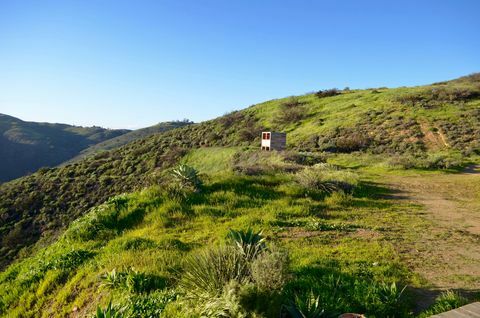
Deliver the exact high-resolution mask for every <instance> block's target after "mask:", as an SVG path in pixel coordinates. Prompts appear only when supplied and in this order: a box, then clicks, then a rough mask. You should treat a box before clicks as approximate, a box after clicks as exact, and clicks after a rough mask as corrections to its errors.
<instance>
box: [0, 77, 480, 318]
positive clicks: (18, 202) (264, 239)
mask: <svg viewBox="0 0 480 318" xmlns="http://www.w3.org/2000/svg"><path fill="white" fill-rule="evenodd" d="M441 85H447V86H449V87H450V86H452V87H464V88H465V89H467V88H468V89H474V86H475V85H477V82H475V81H472V79H469V78H467V79H459V80H456V81H452V82H448V83H446V84H440V86H441ZM434 86H438V85H434ZM472 87H473V88H472ZM423 89H425V88H424V87H419V88H409V89H407V88H399V89H395V90H389V89H376V90H375V91H373V90H364V91H355V90H344V91H338V92H336V93H335V94H334V95H332V96H325V97H324V96H315V95H305V96H300V97H298V98H297V99H295V101H296V102H298V103H300V104H301V107H304V110H305V111H306V114H305V116H304V117H302V119H299V122H297V123H290V122H288V123H287V122H284V123H280V122H279V121H278V118H279V117H278V116H279V112H280V111H281V108H279V105H280V104H281V103H284V102H289V101H292V100H291V98H289V99H285V100H277V101H271V102H267V103H264V104H260V105H255V106H253V107H251V108H248V109H246V110H245V111H240V112H234V113H231V114H228V115H226V116H224V117H221V118H220V119H217V120H212V121H209V122H206V123H202V124H195V125H188V126H186V127H183V128H181V129H178V130H172V131H170V132H166V133H162V134H159V135H157V136H154V137H150V138H147V139H144V140H139V141H136V142H133V143H131V144H128V145H126V146H124V147H122V148H120V149H117V150H113V151H111V152H106V153H102V154H98V155H95V156H94V157H89V158H86V159H84V160H81V161H79V162H77V163H75V164H74V165H70V166H65V167H62V168H59V169H48V170H44V171H41V172H38V173H37V174H34V175H32V176H29V177H27V178H23V179H20V180H17V181H15V182H12V183H8V184H5V185H2V186H1V187H0V194H1V195H2V199H3V200H2V202H0V211H1V213H2V214H1V215H2V222H3V223H2V227H1V233H2V253H3V254H2V255H8V258H2V261H3V262H4V263H3V266H4V268H3V271H2V272H1V273H0V313H1V315H3V316H9V317H37V316H39V315H42V316H43V317H66V316H93V315H97V316H98V315H100V316H101V315H114V314H115V315H117V316H122V317H145V316H151V317H159V316H163V317H186V316H187V317H201V316H210V317H218V316H220V317H278V316H279V315H280V314H282V315H285V316H286V317H288V316H292V317H295V316H296V315H297V316H298V315H300V316H301V315H304V316H305V315H312V316H320V317H322V316H324V317H327V316H330V315H337V314H340V313H344V312H357V313H361V314H365V315H366V316H367V317H411V316H415V315H418V314H421V312H422V311H423V310H430V311H425V313H424V314H426V313H430V312H437V311H439V310H441V309H444V308H447V307H448V308H453V307H456V306H459V305H461V304H462V303H464V301H463V298H460V297H457V296H455V297H450V296H448V297H447V296H444V297H443V298H445V300H444V299H443V298H440V299H439V300H438V301H437V306H436V307H435V304H434V305H433V306H432V307H431V308H430V309H427V307H428V305H430V304H433V303H434V299H427V300H424V299H422V295H424V294H425V293H424V291H431V290H432V289H435V288H442V289H448V288H457V289H463V290H475V289H478V283H477V282H478V277H480V276H479V275H480V273H478V266H477V267H475V264H476V261H477V259H475V258H474V257H475V255H476V254H474V253H470V252H471V251H473V250H474V249H475V248H476V247H478V236H477V235H478V233H477V232H475V231H476V230H477V227H476V226H477V223H476V222H477V220H478V219H477V218H476V216H475V215H473V214H472V211H477V210H476V209H477V208H478V207H479V206H480V201H479V200H478V196H477V195H476V193H477V192H476V191H478V190H480V182H479V180H480V179H477V175H476V174H475V173H474V172H471V171H474V170H475V167H474V166H472V165H473V164H474V163H478V156H477V155H476V154H475V150H474V149H475V145H474V143H472V142H470V141H469V139H468V138H466V139H462V140H461V141H459V143H453V141H452V140H453V139H450V138H449V137H448V134H447V132H444V131H443V130H442V129H440V130H439V132H438V133H437V132H436V131H434V129H433V128H435V127H437V126H436V124H435V125H434V121H433V119H434V118H440V119H442V120H447V121H449V122H452V123H455V122H456V120H457V119H458V118H461V115H462V114H464V113H465V112H470V111H472V110H473V109H474V108H475V107H477V106H478V100H477V99H476V97H471V98H468V99H465V100H463V102H461V103H456V102H452V103H451V104H450V101H448V102H442V103H443V104H442V105H441V106H438V107H437V106H436V107H432V108H425V107H421V106H419V105H407V104H405V103H402V102H401V101H398V100H396V99H395V97H396V96H398V95H399V94H401V93H402V94H403V93H405V92H407V91H411V93H416V92H417V91H418V92H421V91H422V90H423ZM462 96H463V95H462ZM443 101H445V100H443ZM353 104H355V105H353ZM297 106H298V105H296V106H295V105H293V106H292V107H297ZM391 107H395V110H394V111H392V110H391V109H389V108H391ZM397 107H398V108H397ZM409 107H410V108H412V109H409ZM339 114H342V116H341V118H337V117H338V116H339ZM402 116H403V117H402ZM320 119H321V120H320ZM356 119H360V122H359V121H357V120H356ZM364 120H365V121H364ZM472 120H475V119H472ZM273 125H277V127H278V128H279V129H282V130H286V131H288V132H289V135H288V136H289V139H288V140H289V141H288V142H289V145H288V146H289V148H290V149H289V150H288V151H285V152H260V151H259V150H258V147H257V146H255V145H256V143H257V142H258V138H259V135H258V136H256V137H255V136H253V135H249V132H252V131H255V130H261V129H262V127H272V126H273ZM379 125H383V126H382V127H383V128H382V129H384V132H386V135H385V134H383V135H382V136H383V137H382V138H380V137H379V136H376V135H375V134H376V133H377V132H375V129H374V127H376V126H379ZM455 125H459V122H456V124H455ZM472 125H473V126H472V129H474V131H476V130H475V129H478V127H477V126H475V125H474V123H473V122H472ZM452 127H453V126H452ZM430 128H431V129H430ZM361 129H373V130H372V132H373V134H372V135H371V136H370V134H369V135H368V136H366V137H365V136H364V135H365V134H360V133H361ZM429 132H431V133H432V134H429ZM440 132H442V134H440ZM329 133H331V134H332V135H331V136H333V137H332V138H330V139H328V138H326V137H325V136H330V135H329ZM378 133H380V132H379V131H378ZM312 136H313V137H314V138H311V137H312ZM399 136H400V137H399ZM426 136H429V137H428V138H427V137H426ZM442 136H443V137H445V138H446V139H445V140H446V141H447V143H448V146H445V144H444V143H443V139H442V138H443V137H442ZM360 137H361V138H360ZM364 137H365V138H364ZM397 137H398V138H397ZM255 138H256V139H257V140H255ZM362 138H364V139H362ZM252 145H253V146H252ZM442 145H443V146H442ZM438 147H440V148H438ZM442 147H443V148H442ZM465 167H467V170H465V171H466V172H463V171H464V170H463V169H464V168H465ZM32 189H35V190H37V191H35V192H33V191H32ZM57 194H60V195H57ZM432 198H433V199H432ZM438 202H440V203H441V204H437V203H438ZM449 211H457V212H458V213H459V215H458V216H452V215H451V214H449V213H448V212H449ZM452 217H459V219H458V220H457V221H458V222H454V224H452V222H451V219H452ZM26 231H28V233H31V234H32V236H28V237H29V238H30V239H29V240H25V237H26V236H24V235H23V233H25V232H26ZM38 239H40V240H39V241H38V243H36V245H31V244H34V243H35V242H37V240H38ZM26 246H33V247H31V248H26V249H24V250H23V252H21V253H20V254H17V253H18V251H20V250H21V249H22V248H25V247H26ZM465 255H471V256H470V258H467V257H465ZM14 258H16V261H14V262H13V263H11V264H10V261H11V260H12V259H14ZM227 264H228V266H225V265H227ZM273 273H274V274H275V275H273ZM455 295H456V294H455ZM461 297H464V295H463V296H461ZM474 297H475V296H473V297H470V298H468V300H469V301H470V300H473V299H474ZM452 298H455V299H457V300H458V299H461V300H462V301H450V300H451V299H452ZM420 300H421V301H420ZM423 303H425V304H427V305H425V306H423V307H422V304H423ZM186 308H188V312H186V310H187V309H186Z"/></svg>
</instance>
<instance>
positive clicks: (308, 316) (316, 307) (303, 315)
mask: <svg viewBox="0 0 480 318" xmlns="http://www.w3.org/2000/svg"><path fill="white" fill-rule="evenodd" d="M284 308H285V310H286V311H287V312H288V313H289V314H290V316H291V317H292V318H320V317H322V318H323V317H330V315H328V314H327V313H326V312H325V310H324V309H323V308H322V306H321V304H320V296H315V294H314V293H313V291H310V292H309V293H308V294H305V295H301V296H299V295H295V298H294V301H293V302H292V303H291V304H289V305H285V306H284Z"/></svg>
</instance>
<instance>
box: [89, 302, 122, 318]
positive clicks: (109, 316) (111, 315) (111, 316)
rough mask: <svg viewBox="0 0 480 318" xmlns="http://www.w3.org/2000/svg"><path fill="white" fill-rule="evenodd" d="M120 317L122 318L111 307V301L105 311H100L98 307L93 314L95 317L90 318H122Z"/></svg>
mask: <svg viewBox="0 0 480 318" xmlns="http://www.w3.org/2000/svg"><path fill="white" fill-rule="evenodd" d="M122 317H123V315H122V313H121V312H120V311H118V310H116V309H115V308H114V307H113V306H112V301H111V300H110V302H109V303H108V305H107V307H106V308H105V309H102V308H100V306H98V307H97V312H96V313H95V315H93V316H92V318H122Z"/></svg>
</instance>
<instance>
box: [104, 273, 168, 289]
mask: <svg viewBox="0 0 480 318" xmlns="http://www.w3.org/2000/svg"><path fill="white" fill-rule="evenodd" d="M102 280H103V284H102V286H104V287H107V288H110V289H123V290H126V291H128V292H131V293H143V292H149V291H152V290H157V289H162V288H165V287H166V285H167V282H166V280H165V279H164V278H163V277H159V276H156V275H150V274H145V273H142V272H139V271H137V270H135V269H134V268H132V267H129V268H127V269H126V270H124V271H121V272H117V271H116V269H113V270H112V271H111V272H108V273H105V274H104V275H102Z"/></svg>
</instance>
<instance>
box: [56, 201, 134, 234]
mask: <svg viewBox="0 0 480 318" xmlns="http://www.w3.org/2000/svg"><path fill="white" fill-rule="evenodd" d="M127 206H128V198H127V197H126V196H124V195H121V196H117V197H113V198H111V199H109V200H108V201H107V202H106V203H104V204H102V205H99V206H98V207H95V208H93V209H92V210H90V211H89V212H88V213H87V214H86V215H84V216H83V217H81V218H79V219H77V220H75V221H73V222H72V223H71V225H70V227H69V228H68V230H67V231H66V232H65V237H66V238H67V239H72V240H79V241H88V240H101V239H107V238H110V237H112V236H114V235H116V233H117V232H118V231H119V230H121V229H122V228H121V224H122V222H121V221H122V218H128V217H130V216H131V215H129V214H130V213H132V214H135V213H136V210H129V211H128V212H129V213H127V215H123V216H122V215H121V212H123V211H124V210H126V209H127Z"/></svg>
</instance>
